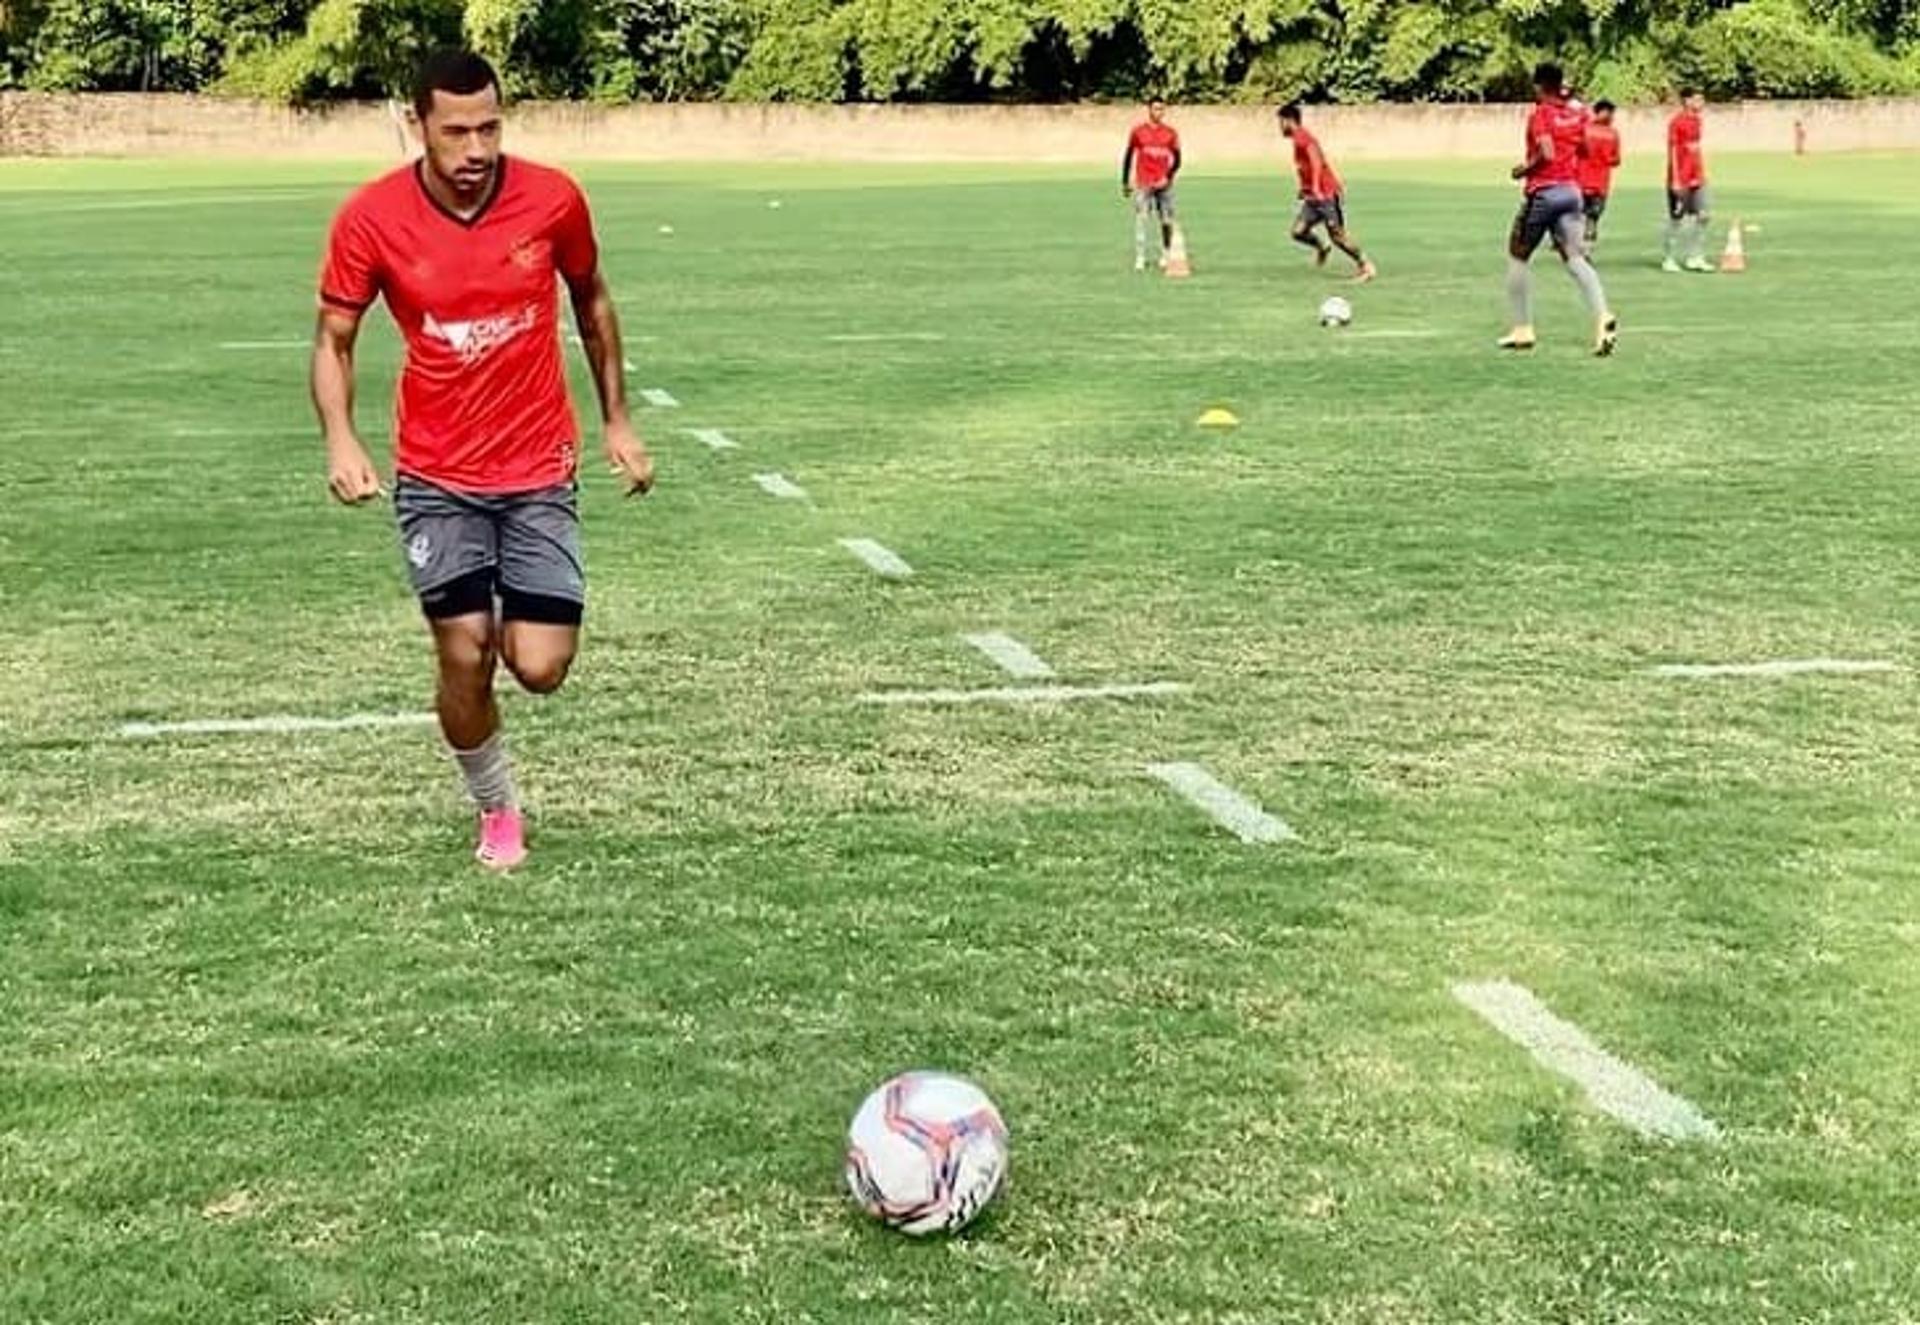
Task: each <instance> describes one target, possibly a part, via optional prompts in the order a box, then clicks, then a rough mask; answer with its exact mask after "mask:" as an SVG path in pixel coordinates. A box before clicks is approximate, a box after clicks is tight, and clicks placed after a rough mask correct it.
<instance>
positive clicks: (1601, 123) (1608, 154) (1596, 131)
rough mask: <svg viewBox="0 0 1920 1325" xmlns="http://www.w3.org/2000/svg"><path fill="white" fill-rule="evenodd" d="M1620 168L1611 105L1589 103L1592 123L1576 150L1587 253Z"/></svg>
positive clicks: (1617, 133) (1595, 239)
mask: <svg viewBox="0 0 1920 1325" xmlns="http://www.w3.org/2000/svg"><path fill="white" fill-rule="evenodd" d="M1619 165H1620V131H1619V130H1618V129H1616V128H1614V127H1613V103H1612V102H1611V101H1596V102H1594V103H1593V120H1592V122H1591V123H1589V124H1588V125H1587V141H1586V142H1585V143H1584V144H1582V146H1581V150H1580V197H1581V200H1582V202H1583V204H1584V205H1585V208H1586V213H1587V251H1588V252H1589V253H1591V252H1592V251H1593V248H1594V246H1595V245H1597V244H1598V243H1599V242H1600V218H1601V217H1602V216H1605V215H1606V213H1607V195H1608V194H1610V193H1612V192H1613V172H1614V171H1615V170H1616V169H1618V168H1619Z"/></svg>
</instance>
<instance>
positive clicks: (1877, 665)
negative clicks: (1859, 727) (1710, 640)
mask: <svg viewBox="0 0 1920 1325" xmlns="http://www.w3.org/2000/svg"><path fill="white" fill-rule="evenodd" d="M1647 670H1648V671H1649V672H1650V673H1651V674H1652V675H1654V676H1806V675H1809V674H1813V673H1823V672H1824V673H1827V674H1829V675H1834V676H1858V675H1860V674H1862V673H1865V672H1897V671H1899V670H1900V667H1899V664H1897V663H1890V662H1880V661H1877V660H1852V659H1847V658H1777V659H1774V660H1772V661H1770V662H1750V663H1666V664H1663V665H1662V666H1659V667H1650V668H1648V669H1647Z"/></svg>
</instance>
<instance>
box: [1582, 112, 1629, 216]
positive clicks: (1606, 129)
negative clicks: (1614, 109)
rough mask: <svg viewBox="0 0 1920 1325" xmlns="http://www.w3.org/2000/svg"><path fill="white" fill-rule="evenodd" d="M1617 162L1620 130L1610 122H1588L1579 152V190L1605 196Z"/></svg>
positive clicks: (1610, 185)
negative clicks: (1581, 148) (1585, 136)
mask: <svg viewBox="0 0 1920 1325" xmlns="http://www.w3.org/2000/svg"><path fill="white" fill-rule="evenodd" d="M1619 164H1620V131H1619V130H1618V129H1616V128H1614V127H1613V126H1612V125H1611V124H1598V123H1595V124H1589V125H1588V126H1587V141H1586V145H1585V148H1584V150H1582V152H1581V154H1580V192H1582V193H1589V194H1599V195H1600V196H1601V197H1603V198H1604V197H1606V196H1607V194H1608V193H1610V192H1611V191H1612V190H1613V171H1614V167H1616V166H1618V165H1619Z"/></svg>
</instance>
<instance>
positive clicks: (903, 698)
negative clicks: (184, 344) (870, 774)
mask: <svg viewBox="0 0 1920 1325" xmlns="http://www.w3.org/2000/svg"><path fill="white" fill-rule="evenodd" d="M1186 689H1187V687H1186V686H1184V685H1182V684H1181V683H1180V682H1178V681H1145V682H1141V683H1138V684H1132V685H1097V686H1063V685H1051V686H1002V687H1000V688H998V689H992V690H872V691H868V692H867V693H866V694H864V695H860V696H858V697H857V698H858V700H859V702H860V703H862V704H884V705H888V706H892V707H899V706H902V705H908V704H925V705H948V704H1070V703H1073V702H1074V701H1076V700H1082V699H1149V698H1152V697H1154V696H1158V695H1178V694H1182V693H1184V692H1185V691H1186Z"/></svg>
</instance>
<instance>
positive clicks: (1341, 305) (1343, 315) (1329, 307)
mask: <svg viewBox="0 0 1920 1325" xmlns="http://www.w3.org/2000/svg"><path fill="white" fill-rule="evenodd" d="M1351 321H1353V305H1352V304H1350V303H1348V302H1347V301H1346V300H1344V299H1342V298H1341V297H1340V296H1339V295H1337V294H1336V295H1334V296H1332V297H1331V298H1329V299H1328V300H1327V302H1326V303H1324V304H1322V305H1320V325H1321V326H1323V327H1344V326H1346V325H1347V323H1349V322H1351Z"/></svg>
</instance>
